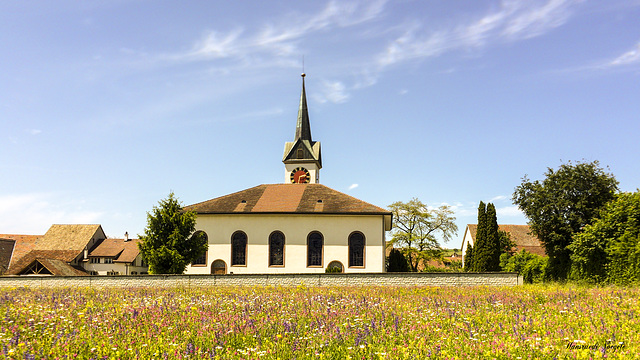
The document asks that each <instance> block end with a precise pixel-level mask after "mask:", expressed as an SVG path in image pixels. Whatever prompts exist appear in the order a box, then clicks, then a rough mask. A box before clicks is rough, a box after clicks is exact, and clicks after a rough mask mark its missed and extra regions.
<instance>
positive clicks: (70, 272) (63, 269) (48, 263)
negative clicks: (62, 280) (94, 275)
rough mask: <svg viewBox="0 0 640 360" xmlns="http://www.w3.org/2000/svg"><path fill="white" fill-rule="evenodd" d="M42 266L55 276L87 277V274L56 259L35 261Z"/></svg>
mask: <svg viewBox="0 0 640 360" xmlns="http://www.w3.org/2000/svg"><path fill="white" fill-rule="evenodd" d="M35 261H38V262H40V264H42V266H44V267H45V268H47V270H49V271H50V272H51V274H52V275H55V276H88V275H89V274H88V273H87V272H86V271H84V270H82V269H81V268H78V267H75V266H71V265H69V264H67V263H66V262H64V261H62V260H58V259H36V260H35Z"/></svg>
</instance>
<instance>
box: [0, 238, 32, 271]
mask: <svg viewBox="0 0 640 360" xmlns="http://www.w3.org/2000/svg"><path fill="white" fill-rule="evenodd" d="M41 237H42V235H15V234H0V238H3V239H11V240H15V242H16V243H15V246H14V248H13V255H12V256H11V262H10V264H9V267H11V266H12V265H13V264H14V263H15V262H16V261H18V260H20V258H22V257H23V256H25V255H26V254H27V253H28V252H29V251H31V250H33V247H34V246H35V244H36V241H37V240H38V239H40V238H41Z"/></svg>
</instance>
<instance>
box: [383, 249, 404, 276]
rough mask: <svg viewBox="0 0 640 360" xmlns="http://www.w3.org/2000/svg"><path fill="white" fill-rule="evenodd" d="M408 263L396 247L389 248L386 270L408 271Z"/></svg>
mask: <svg viewBox="0 0 640 360" xmlns="http://www.w3.org/2000/svg"><path fill="white" fill-rule="evenodd" d="M408 271H409V263H407V259H406V258H405V257H404V255H403V254H402V252H401V251H400V250H398V249H395V248H394V249H391V252H390V253H389V257H388V258H387V272H408Z"/></svg>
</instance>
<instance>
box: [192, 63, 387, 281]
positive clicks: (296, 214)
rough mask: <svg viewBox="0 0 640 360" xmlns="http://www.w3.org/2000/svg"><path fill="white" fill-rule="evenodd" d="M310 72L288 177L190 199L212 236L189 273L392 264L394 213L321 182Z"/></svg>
mask: <svg viewBox="0 0 640 360" xmlns="http://www.w3.org/2000/svg"><path fill="white" fill-rule="evenodd" d="M304 79H305V74H302V92H301V95H300V106H299V108H298V118H297V122H296V130H295V138H294V139H293V141H292V142H287V143H285V146H284V156H283V158H282V162H283V163H284V168H285V176H284V183H281V184H262V185H258V186H255V187H252V188H249V189H245V190H241V191H238V192H235V193H232V194H229V195H224V196H221V197H218V198H215V199H211V200H207V201H204V202H201V203H197V204H193V205H189V206H186V207H185V208H184V209H185V210H189V211H193V212H195V213H196V214H197V220H196V231H199V232H203V233H204V235H205V237H206V238H207V241H208V244H209V249H208V251H207V252H206V253H205V254H203V255H202V256H201V257H200V258H199V259H197V260H196V261H194V263H192V264H191V265H189V266H188V267H187V269H186V271H185V273H186V274H274V273H280V274H283V273H324V272H325V270H326V269H328V268H332V269H333V270H334V271H336V270H337V271H340V272H343V273H357V272H384V271H385V231H388V230H390V229H391V219H392V214H391V212H389V211H388V210H385V209H383V208H380V207H378V206H375V205H372V204H369V203H367V202H364V201H362V200H359V199H356V198H354V197H352V196H349V195H347V194H344V193H341V192H339V191H336V190H333V189H331V188H329V187H327V186H325V185H322V184H320V169H322V154H321V148H320V142H318V141H313V140H312V138H311V126H310V122H309V113H308V110H307V98H306V93H305V83H304Z"/></svg>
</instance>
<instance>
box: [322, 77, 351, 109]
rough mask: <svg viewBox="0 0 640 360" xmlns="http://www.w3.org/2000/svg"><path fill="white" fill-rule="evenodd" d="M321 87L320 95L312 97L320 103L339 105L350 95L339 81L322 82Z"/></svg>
mask: <svg viewBox="0 0 640 360" xmlns="http://www.w3.org/2000/svg"><path fill="white" fill-rule="evenodd" d="M322 87H323V88H322V90H321V94H320V95H316V96H314V98H315V99H316V100H317V101H318V102H320V103H326V102H327V101H330V102H332V103H335V104H340V103H343V102H345V101H347V100H348V99H349V96H350V95H349V93H348V92H347V88H346V86H345V85H344V84H343V83H342V82H340V81H323V83H322Z"/></svg>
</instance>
